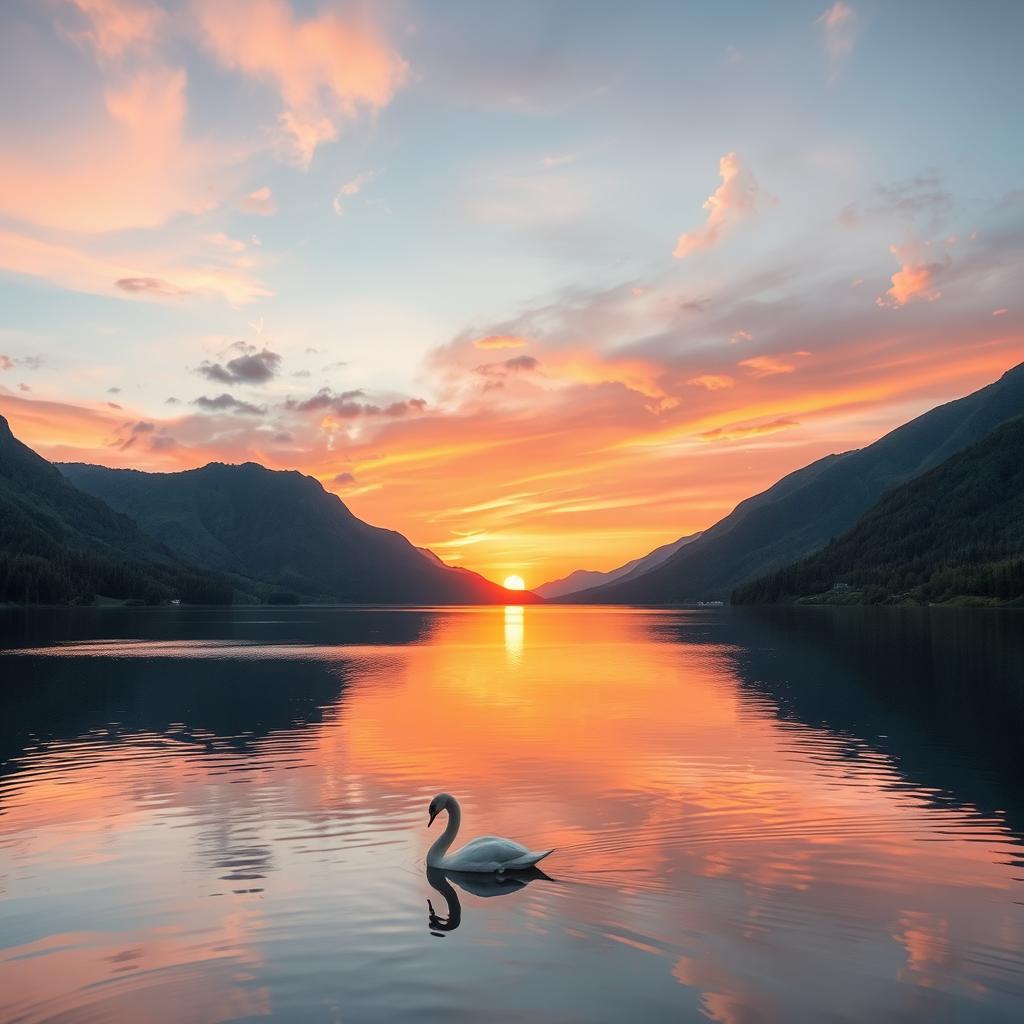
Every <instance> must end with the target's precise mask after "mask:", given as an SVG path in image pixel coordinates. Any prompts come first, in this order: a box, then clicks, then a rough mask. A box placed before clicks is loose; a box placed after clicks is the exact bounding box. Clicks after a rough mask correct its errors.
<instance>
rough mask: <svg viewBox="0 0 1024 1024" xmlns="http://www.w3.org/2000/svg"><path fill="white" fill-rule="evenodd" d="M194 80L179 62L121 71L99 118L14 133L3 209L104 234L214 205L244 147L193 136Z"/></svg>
mask: <svg viewBox="0 0 1024 1024" xmlns="http://www.w3.org/2000/svg"><path fill="white" fill-rule="evenodd" d="M186 85H187V79H186V75H185V71H184V70H183V69H181V68H170V67H163V66H155V67H151V68H148V69H146V70H142V71H138V72H135V73H133V74H131V75H128V76H127V77H124V76H119V77H118V79H117V83H116V84H115V85H111V86H109V87H107V89H106V90H105V91H104V92H103V93H102V95H101V97H100V98H99V99H100V102H99V103H98V104H97V106H96V107H95V108H94V110H95V115H94V116H93V117H87V118H85V119H82V120H81V121H80V122H77V123H75V124H66V125H58V126H51V128H52V129H53V130H52V131H49V132H41V131H40V132H37V133H35V134H34V135H29V134H27V133H26V134H23V135H21V136H20V137H19V138H18V139H17V144H14V140H8V142H9V144H8V145H5V146H4V147H2V150H0V214H3V215H5V216H7V217H10V218H12V219H14V220H17V221H21V222H28V223H32V224H36V225H39V226H42V227H46V228H56V229H63V230H67V231H76V232H81V233H98V232H106V231H118V230H124V229H129V228H152V227H158V226H161V225H162V224H164V223H165V222H166V221H167V220H169V219H170V218H171V217H172V216H173V215H175V214H177V213H181V212H191V213H198V212H201V211H203V210H206V209H209V208H210V207H211V206H213V205H215V203H216V201H217V192H216V189H215V188H213V189H211V185H210V182H211V181H213V182H216V181H218V180H220V179H221V178H222V175H221V174H219V173H218V172H219V171H220V170H221V169H222V167H223V165H224V164H226V163H227V162H229V161H230V160H231V159H233V158H234V156H235V155H236V154H229V153H228V151H227V150H226V149H225V148H223V147H221V146H220V145H216V146H215V145H211V144H206V143H202V142H193V141H191V140H189V139H187V138H186V137H185V124H186V118H187V110H188V103H187V98H186ZM56 139H59V143H60V144H59V150H58V149H56V148H55V147H56V141H55V140H56Z"/></svg>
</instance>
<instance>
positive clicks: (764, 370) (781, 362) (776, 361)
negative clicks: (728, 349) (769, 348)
mask: <svg viewBox="0 0 1024 1024" xmlns="http://www.w3.org/2000/svg"><path fill="white" fill-rule="evenodd" d="M809 355H810V352H790V353H788V356H789V357H793V356H795V357H797V358H805V357H807V356H809ZM736 365H737V366H742V367H743V368H744V369H745V370H749V371H750V372H751V374H753V376H755V377H775V376H778V375H779V374H782V373H793V371H794V370H796V364H795V363H793V362H790V361H789V359H788V358H783V357H779V356H754V357H752V358H751V359H741V360H740V362H739V363H737V364H736Z"/></svg>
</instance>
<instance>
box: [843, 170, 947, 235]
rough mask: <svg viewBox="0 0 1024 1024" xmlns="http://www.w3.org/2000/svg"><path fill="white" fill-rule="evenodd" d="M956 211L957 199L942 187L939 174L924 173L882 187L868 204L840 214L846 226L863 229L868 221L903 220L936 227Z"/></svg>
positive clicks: (847, 207) (850, 208) (852, 207)
mask: <svg viewBox="0 0 1024 1024" xmlns="http://www.w3.org/2000/svg"><path fill="white" fill-rule="evenodd" d="M952 211H953V197H952V195H951V194H950V193H949V192H947V191H946V190H945V189H944V188H943V187H942V177H941V175H940V174H939V172H938V171H934V170H931V171H923V172H922V173H920V174H917V175H915V176H914V177H912V178H907V179H906V180H904V181H897V182H894V183H893V184H892V185H878V186H876V187H875V189H874V191H873V193H872V195H871V198H870V199H869V200H867V201H866V202H864V203H850V204H849V205H848V206H846V207H844V208H843V210H842V212H841V213H840V214H839V223H840V224H842V225H843V226H844V227H848V228H852V227H857V226H859V225H860V224H861V223H862V222H863V221H865V220H877V219H883V220H886V219H892V218H894V217H895V218H899V219H901V220H904V221H907V222H908V223H913V222H914V221H916V220H918V219H925V220H926V221H927V222H928V223H929V224H935V223H937V222H939V221H941V220H943V219H944V218H946V217H947V216H948V215H949V214H950V213H952Z"/></svg>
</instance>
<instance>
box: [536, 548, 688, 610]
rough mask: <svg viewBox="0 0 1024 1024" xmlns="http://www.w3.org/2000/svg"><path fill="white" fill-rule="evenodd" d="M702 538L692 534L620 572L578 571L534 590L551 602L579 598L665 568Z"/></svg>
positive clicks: (612, 570) (618, 569)
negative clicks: (581, 593)
mask: <svg viewBox="0 0 1024 1024" xmlns="http://www.w3.org/2000/svg"><path fill="white" fill-rule="evenodd" d="M699 536H700V534H699V533H691V534H689V535H688V536H686V537H680V538H679V539H678V540H674V541H672V542H671V543H669V544H662V545H661V547H658V548H655V549H654V550H653V551H651V552H649V553H648V554H646V555H643V556H642V557H641V558H634V559H633V560H632V561H631V562H626V564H625V565H620V566H619V567H618V568H617V569H609V570H608V571H607V572H599V571H597V570H595V569H577V570H576V571H575V572H571V573H569V575H568V576H563V577H562V578H561V579H559V580H552V581H551V582H550V583H544V584H542V585H541V586H539V587H534V593H535V594H538V595H539V596H540V597H543V598H544V599H545V600H546V601H547V600H550V599H552V598H555V597H565V596H566V595H568V594H575V593H576V592H577V591H580V590H586V589H587V588H589V587H599V586H602V585H604V584H605V583H613V582H615V581H616V580H626V579H633V577H635V576H640V575H642V574H643V573H645V572H649V571H650V570H651V569H653V568H655V567H656V566H659V565H661V563H662V562H665V561H667V560H668V559H669V558H671V557H672V556H673V555H674V554H675V553H676V552H677V551H679V550H680V549H681V548H684V547H686V545H687V544H692V543H693V542H694V541H695V540H696V539H697V538H698V537H699Z"/></svg>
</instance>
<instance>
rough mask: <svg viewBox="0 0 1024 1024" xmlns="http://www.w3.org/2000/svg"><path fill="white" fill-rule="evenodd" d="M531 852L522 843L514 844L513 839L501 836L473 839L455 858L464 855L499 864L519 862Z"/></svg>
mask: <svg viewBox="0 0 1024 1024" xmlns="http://www.w3.org/2000/svg"><path fill="white" fill-rule="evenodd" d="M529 852H530V851H529V850H528V849H527V848H526V847H525V846H523V844H522V843H516V842H513V840H511V839H503V838H502V837H501V836H478V837H477V838H476V839H471V840H470V841H469V842H468V843H466V845H465V846H464V847H462V849H461V850H459V852H458V853H456V854H455V855H454V856H455V857H461V856H462V855H463V854H466V855H472V857H473V859H474V860H494V861H498V862H499V863H502V864H503V863H505V861H510V860H517V859H518V858H520V857H522V856H525V855H526V854H528V853H529Z"/></svg>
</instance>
